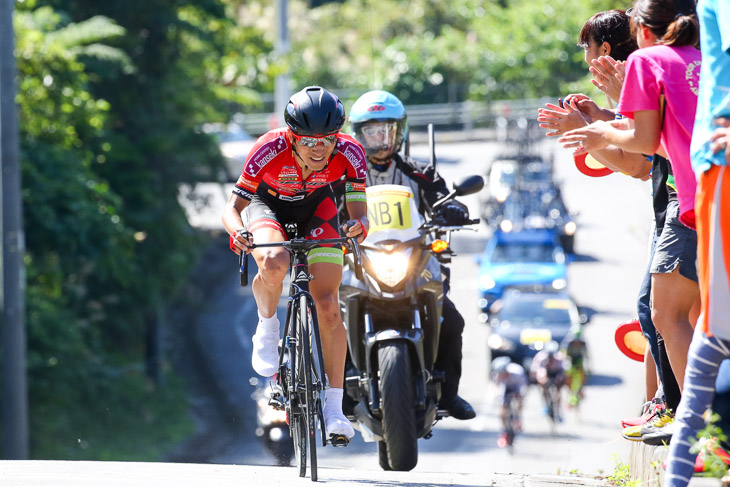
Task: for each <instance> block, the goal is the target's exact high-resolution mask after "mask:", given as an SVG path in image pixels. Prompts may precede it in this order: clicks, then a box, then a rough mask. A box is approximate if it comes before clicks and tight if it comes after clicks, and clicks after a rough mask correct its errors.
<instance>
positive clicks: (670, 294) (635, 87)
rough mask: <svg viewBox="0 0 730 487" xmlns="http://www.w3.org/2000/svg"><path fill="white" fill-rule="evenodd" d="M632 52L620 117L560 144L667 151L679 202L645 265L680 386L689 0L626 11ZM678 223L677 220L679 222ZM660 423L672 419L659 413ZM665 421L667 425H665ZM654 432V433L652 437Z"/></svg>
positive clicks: (692, 310)
mask: <svg viewBox="0 0 730 487" xmlns="http://www.w3.org/2000/svg"><path fill="white" fill-rule="evenodd" d="M631 25H632V31H633V32H635V34H636V38H637V43H638V45H639V50H637V51H635V52H634V53H632V54H631V55H630V56H629V59H628V61H627V65H626V78H625V80H624V85H623V87H622V90H621V96H620V103H619V112H620V113H621V114H622V115H624V116H625V117H627V118H626V119H625V120H617V121H613V122H605V121H597V122H594V123H592V124H591V125H589V126H587V127H584V128H580V129H576V130H572V131H570V132H567V133H566V134H564V135H563V137H561V138H560V139H559V142H560V143H562V144H563V146H564V147H570V148H576V149H577V153H585V152H589V151H591V152H592V151H595V150H600V149H604V148H606V147H609V146H615V147H618V148H621V149H623V150H625V151H628V152H635V153H643V154H654V153H657V152H658V153H660V155H665V156H666V155H668V156H669V160H670V164H671V167H672V172H673V175H674V181H675V183H676V187H677V196H678V200H679V202H678V205H677V204H675V203H672V202H670V203H669V204H668V206H667V213H666V221H665V226H664V230H663V231H662V235H661V238H660V240H659V241H658V243H657V248H656V252H655V256H654V259H653V263H652V269H651V271H652V281H651V302H652V319H653V321H654V324H655V326H656V328H657V330H658V331H659V332H660V333H661V335H662V336H663V337H664V342H665V345H666V347H667V354H668V356H669V360H670V362H671V366H672V370H673V371H674V375H675V376H676V378H677V380H678V383H679V386H680V388H681V387H682V380H683V377H684V369H685V366H686V360H687V350H688V348H689V343H690V341H691V337H692V323H693V322H694V321H695V320H696V316H697V313H698V311H699V287H698V285H697V275H696V269H695V256H696V243H695V242H696V233H695V232H694V231H691V230H689V229H687V228H686V227H685V226H683V225H682V224H681V223H683V224H684V225H687V226H689V227H691V228H694V225H695V222H694V195H695V188H696V183H695V179H694V174H693V173H692V169H691V164H690V158H689V145H690V138H691V134H692V126H693V124H694V111H695V107H696V103H697V84H698V70H699V66H700V52H699V50H698V49H696V47H695V46H696V43H697V38H698V25H697V19H696V16H695V5H694V2H693V1H692V0H678V1H677V2H664V1H660V0H637V2H636V4H635V5H634V8H633V11H632V17H631ZM680 222H681V223H680ZM663 418H664V419H663V421H667V422H671V418H669V419H667V417H666V416H663ZM667 424H668V423H667ZM641 431H642V435H643V439H644V441H647V440H648V438H647V435H652V436H653V437H654V439H659V438H660V436H659V435H663V436H662V439H667V438H668V435H670V434H671V428H670V429H665V430H661V431H660V430H657V429H654V430H652V429H651V427H649V428H648V430H647V429H645V428H642V430H641ZM654 435H657V436H654Z"/></svg>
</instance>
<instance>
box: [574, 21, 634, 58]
mask: <svg viewBox="0 0 730 487" xmlns="http://www.w3.org/2000/svg"><path fill="white" fill-rule="evenodd" d="M591 41H593V42H595V43H596V45H598V46H600V45H601V44H603V43H604V42H608V45H609V46H611V53H610V54H611V57H612V58H614V59H615V60H617V61H626V58H627V57H629V54H631V53H632V52H634V51H635V50H636V49H637V48H638V46H637V45H636V36H634V35H633V34H632V32H631V25H630V21H629V16H628V15H626V11H624V10H607V11H605V12H598V13H597V14H595V15H594V16H593V17H591V18H590V19H588V22H586V23H585V25H583V28H582V29H581V30H580V34H578V47H581V48H583V49H586V48H587V47H588V46H589V45H590V42H591Z"/></svg>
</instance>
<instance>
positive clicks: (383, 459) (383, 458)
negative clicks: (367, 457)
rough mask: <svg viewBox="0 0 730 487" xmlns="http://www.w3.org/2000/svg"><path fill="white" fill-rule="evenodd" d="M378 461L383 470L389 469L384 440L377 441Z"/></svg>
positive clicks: (386, 447) (386, 446)
mask: <svg viewBox="0 0 730 487" xmlns="http://www.w3.org/2000/svg"><path fill="white" fill-rule="evenodd" d="M378 463H379V464H380V468H382V469H383V470H390V464H389V463H388V444H387V443H386V442H384V441H379V442H378Z"/></svg>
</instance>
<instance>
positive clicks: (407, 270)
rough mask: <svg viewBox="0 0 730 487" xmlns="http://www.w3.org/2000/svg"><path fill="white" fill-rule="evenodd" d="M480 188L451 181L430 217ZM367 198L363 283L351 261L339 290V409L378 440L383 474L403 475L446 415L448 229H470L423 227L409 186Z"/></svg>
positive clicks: (477, 182) (376, 190) (477, 181)
mask: <svg viewBox="0 0 730 487" xmlns="http://www.w3.org/2000/svg"><path fill="white" fill-rule="evenodd" d="M483 185H484V181H483V180H482V178H481V177H480V176H471V177H469V178H466V179H465V180H464V181H462V182H461V183H460V184H455V185H454V190H453V191H452V192H451V193H450V194H449V195H447V196H446V197H444V198H443V199H442V200H440V201H438V202H437V203H436V204H435V205H434V207H433V214H437V212H438V209H439V208H440V207H441V206H442V205H443V204H444V203H446V202H447V201H449V200H451V199H452V198H454V197H456V196H463V195H467V194H472V193H476V192H477V191H479V190H481V188H482V187H483ZM367 199H368V219H369V221H370V233H369V234H368V237H367V238H366V239H365V241H364V242H363V243H362V245H361V249H362V253H361V254H362V260H363V271H364V279H363V280H362V281H360V280H358V279H356V277H355V273H354V271H353V267H352V260H351V259H350V256H346V262H347V265H346V267H345V271H344V272H343V279H342V285H341V286H340V306H341V308H342V312H343V317H344V320H345V325H346V328H347V340H348V348H349V350H348V361H347V365H346V372H345V375H346V379H345V389H346V394H345V399H344V401H343V410H344V412H345V414H346V415H347V416H348V419H350V420H351V421H352V422H353V424H354V426H355V427H356V428H357V429H359V430H360V432H361V434H362V436H363V438H364V439H365V441H377V442H378V457H379V463H380V466H381V467H382V468H383V469H384V470H399V471H407V470H411V469H412V468H414V467H415V466H416V463H417V462H418V444H417V440H418V439H419V438H426V439H428V438H430V437H431V434H432V433H431V429H432V427H433V425H434V424H435V422H436V421H438V420H440V419H442V418H443V417H445V416H447V415H448V413H447V412H446V411H445V410H439V409H438V403H439V399H440V397H441V382H443V380H444V374H443V372H440V371H437V370H434V361H435V360H436V354H437V351H438V343H439V332H440V327H441V310H442V300H443V295H444V279H443V277H442V266H441V264H442V263H448V262H449V261H450V257H451V255H453V253H452V252H451V250H450V248H449V242H450V236H451V232H452V231H454V230H461V229H464V228H465V227H463V226H445V225H440V224H439V221H438V219H436V220H431V221H430V222H423V221H422V219H421V216H420V215H419V213H418V211H417V208H416V204H415V201H414V197H413V193H412V192H411V189H410V188H408V187H406V186H400V185H378V186H373V187H368V188H367ZM469 223H470V224H475V223H479V220H478V219H477V220H472V221H470V222H469ZM444 238H445V239H446V240H444Z"/></svg>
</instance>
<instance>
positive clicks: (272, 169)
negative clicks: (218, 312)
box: [223, 86, 368, 438]
mask: <svg viewBox="0 0 730 487" xmlns="http://www.w3.org/2000/svg"><path fill="white" fill-rule="evenodd" d="M284 120H285V121H286V125H287V127H286V128H279V129H275V130H271V131H269V132H267V133H266V134H264V135H262V136H261V137H259V139H258V140H257V141H256V145H254V147H253V149H251V152H250V153H249V156H248V157H247V159H246V163H245V165H244V167H243V172H242V173H241V177H239V178H238V182H237V183H236V186H235V187H234V189H233V194H232V195H231V197H230V199H229V200H228V204H227V205H226V207H225V209H224V211H223V225H224V226H225V227H226V230H228V233H229V235H230V245H231V249H232V250H233V251H234V252H236V253H237V254H240V253H241V252H251V250H250V248H249V246H250V245H251V244H252V242H256V243H269V242H282V241H285V240H287V235H286V231H285V230H284V226H285V224H287V223H296V225H297V230H298V233H299V234H301V235H304V236H305V237H306V238H307V239H315V240H316V239H327V238H338V237H339V236H340V235H339V231H338V228H339V219H338V214H337V206H336V205H335V202H334V199H333V194H332V188H331V186H330V183H331V182H333V181H336V180H339V179H340V178H344V179H345V180H346V181H347V189H346V191H345V198H346V206H347V211H348V213H349V215H350V218H351V220H350V221H348V224H346V225H345V227H344V229H343V230H344V232H346V235H347V236H348V237H355V236H358V235H359V237H358V241H362V240H363V239H364V238H365V236H366V235H367V231H368V220H367V218H366V213H367V204H366V199H365V153H364V151H363V149H362V146H360V144H359V143H358V142H357V141H356V140H354V139H353V138H352V137H350V136H349V135H345V134H342V133H340V129H341V128H342V125H343V124H344V123H345V110H344V107H343V106H342V103H341V102H340V100H339V99H338V98H337V96H335V95H334V94H332V93H330V92H328V91H327V90H325V89H323V88H320V87H319V86H309V87H307V88H304V89H303V90H302V91H300V92H298V93H295V94H294V95H292V97H291V99H290V100H289V103H288V104H287V106H286V111H285V112H284ZM244 210H246V224H245V225H244V221H243V218H242V215H241V213H242V212H243V211H244ZM247 232H250V233H247ZM251 253H252V254H253V256H254V259H255V260H256V264H257V266H258V272H257V274H256V277H254V279H253V285H252V288H253V295H254V298H255V300H256V305H257V306H258V317H259V320H258V326H257V327H256V333H255V334H254V336H253V338H252V340H253V355H252V357H251V363H252V365H253V368H254V370H255V371H256V372H257V373H258V374H260V375H262V376H265V377H268V376H271V375H273V374H274V373H276V371H277V369H278V364H279V351H278V343H279V320H278V318H277V316H276V308H277V305H278V303H279V298H280V296H281V292H282V283H283V281H284V278H285V277H286V275H287V273H288V271H289V253H288V252H287V251H286V250H285V249H283V248H279V247H277V248H257V249H254V250H253V252H251ZM309 271H310V273H311V274H312V276H313V277H314V279H313V280H312V281H311V283H310V292H311V294H312V297H313V298H314V302H315V304H316V307H317V316H318V318H319V329H320V334H321V338H322V353H323V357H324V368H325V372H326V373H327V376H328V378H329V383H330V386H331V388H330V389H328V390H327V392H326V401H325V407H324V420H325V430H326V431H327V434H328V435H329V436H332V435H335V436H347V437H348V438H352V437H353V436H354V434H355V432H354V430H353V428H352V426H351V425H350V422H349V421H348V420H347V418H345V416H344V415H343V414H342V385H343V379H344V378H343V376H344V364H345V355H346V353H347V338H346V335H345V329H344V327H343V323H342V317H341V315H340V308H339V305H338V297H337V292H338V288H339V284H340V280H341V278H342V249H341V248H339V247H318V248H315V249H312V250H311V251H310V252H309Z"/></svg>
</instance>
